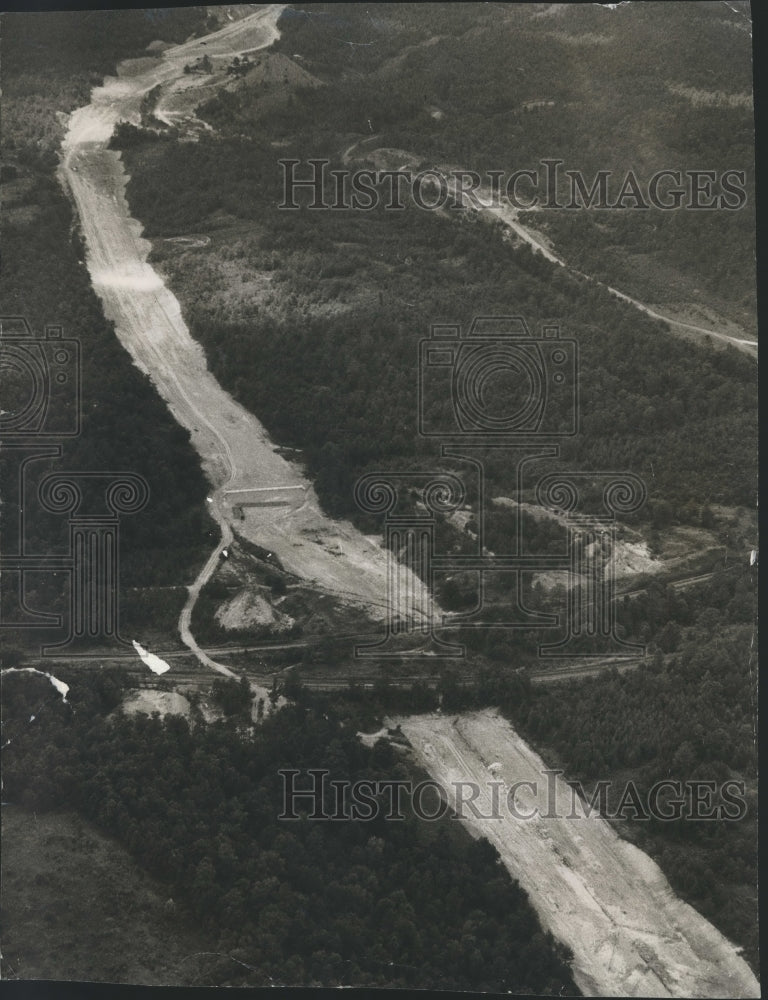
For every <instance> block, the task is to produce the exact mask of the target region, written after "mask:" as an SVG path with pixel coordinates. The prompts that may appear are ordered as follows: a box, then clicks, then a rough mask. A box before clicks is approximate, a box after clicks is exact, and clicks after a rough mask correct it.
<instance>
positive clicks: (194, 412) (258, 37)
mask: <svg viewBox="0 0 768 1000" xmlns="http://www.w3.org/2000/svg"><path fill="white" fill-rule="evenodd" d="M281 9H282V8H281V6H280V5H272V6H268V7H266V8H264V9H262V10H259V11H257V12H256V13H254V14H252V15H250V16H249V17H246V18H244V19H243V20H241V21H237V22H235V23H233V24H229V25H227V26H226V27H225V28H223V29H222V30H221V31H219V32H216V33H214V34H212V35H209V36H207V37H206V38H205V39H199V40H194V41H192V42H187V43H185V44H184V45H180V46H176V47H173V48H169V49H167V50H166V51H165V52H164V53H163V55H162V57H160V58H156V59H141V60H133V61H128V62H127V63H124V64H122V65H121V67H120V75H119V76H118V77H114V78H108V79H107V80H106V81H105V83H104V85H103V86H102V87H99V88H96V89H95V90H94V91H93V93H92V99H91V103H90V104H89V105H87V106H86V107H83V108H80V109H78V110H77V111H76V112H74V113H73V114H72V115H71V116H70V120H69V127H68V131H67V135H66V137H65V140H64V143H63V162H62V166H61V176H62V180H63V182H64V184H65V185H66V187H67V188H68V189H69V191H70V192H71V194H72V197H73V199H74V201H75V204H76V207H77V211H78V214H79V217H80V223H81V226H82V231H83V235H84V237H85V242H86V247H87V266H88V269H89V272H90V274H91V278H92V281H93V285H94V288H95V290H96V292H97V293H98V295H99V296H100V298H101V300H102V302H103V305H104V310H105V313H106V315H107V316H108V318H109V319H111V320H112V321H113V322H114V323H115V327H116V331H117V334H118V337H119V338H120V340H121V342H122V343H123V345H124V346H125V347H126V349H127V350H128V351H129V353H130V354H131V357H132V358H133V360H134V363H135V364H136V365H137V366H138V367H139V368H140V369H141V370H142V371H144V372H146V373H147V374H148V375H149V376H150V378H151V379H152V381H153V383H154V385H155V386H156V388H157V390H158V392H159V393H160V395H161V396H162V397H163V399H165V401H166V402H167V404H168V406H169V408H170V410H171V412H172V413H173V415H174V417H175V418H176V419H177V420H178V422H179V423H180V424H181V425H182V426H183V427H185V428H187V429H188V430H189V432H190V434H191V436H192V443H193V445H194V446H195V448H196V450H197V451H198V453H199V454H200V457H201V460H202V464H203V467H204V469H205V472H206V474H207V476H208V478H209V480H210V482H211V486H212V492H211V498H210V510H211V513H212V515H213V516H214V517H215V518H216V520H217V521H218V523H219V525H220V527H221V530H222V539H221V542H220V543H219V546H218V547H217V549H216V550H215V552H214V553H212V555H211V558H210V559H209V560H208V562H207V563H206V566H205V567H204V568H203V570H202V572H201V574H200V576H199V577H198V579H197V581H196V582H195V584H194V585H193V586H192V588H191V589H190V598H189V601H188V602H187V605H186V607H185V609H184V612H183V614H182V619H181V622H180V631H181V634H182V638H183V639H184V641H185V643H186V644H187V645H188V646H189V648H191V649H192V650H193V651H194V652H195V653H196V655H197V656H198V658H199V659H201V660H202V661H203V662H205V663H206V664H207V665H208V666H210V667H212V668H213V669H218V670H219V671H220V672H222V673H229V670H228V668H226V667H224V666H223V665H221V664H216V663H215V662H214V661H212V660H210V658H209V657H207V656H206V654H205V653H204V652H203V651H202V650H200V649H199V647H198V646H197V644H196V642H195V640H194V637H193V636H192V635H191V632H190V622H191V611H192V607H193V605H194V603H195V601H196V599H197V596H198V594H199V592H200V591H201V589H202V587H203V586H204V585H205V583H206V582H207V580H208V579H209V578H210V576H211V575H212V574H213V572H214V570H215V568H216V566H217V565H218V559H219V554H220V553H221V552H222V551H223V550H224V549H225V548H226V546H227V545H229V544H230V543H231V541H232V534H231V524H232V523H236V525H237V530H238V532H239V533H240V534H242V535H244V536H245V537H246V538H248V539H249V540H250V541H253V542H255V543H257V544H258V545H260V546H262V547H263V548H265V549H267V550H269V551H270V552H272V553H273V554H274V555H276V556H277V558H278V559H279V560H280V562H281V563H282V565H283V566H284V567H285V569H286V570H288V571H289V572H291V573H294V574H296V575H297V576H299V577H301V578H302V579H304V580H307V581H310V582H311V583H313V584H316V585H317V586H318V587H319V588H321V589H323V590H326V591H330V592H332V593H334V594H336V595H338V596H339V597H340V598H342V599H343V600H345V601H348V602H349V603H352V604H356V605H359V606H361V607H363V608H364V609H365V610H366V612H367V613H368V614H369V615H370V617H372V618H378V619H381V618H384V617H386V616H387V614H388V611H389V609H388V607H387V605H386V593H387V574H388V572H390V562H391V560H390V557H389V555H388V554H387V553H386V552H385V551H384V550H383V549H381V548H380V547H379V546H378V545H376V544H373V543H372V542H371V541H369V540H368V539H367V538H365V537H364V536H363V535H362V534H360V533H359V532H358V531H356V530H355V529H354V528H353V527H352V525H351V524H349V523H348V522H338V521H332V520H331V519H329V518H328V517H326V516H325V515H324V514H323V513H322V511H321V510H320V506H319V503H318V500H317V497H316V495H315V492H314V490H313V488H312V485H311V483H310V482H309V481H308V480H307V479H305V477H304V475H303V473H302V471H301V469H300V468H299V467H298V466H297V465H295V464H292V463H290V462H288V461H286V460H285V459H284V458H283V457H282V456H281V455H279V454H277V453H276V451H275V449H274V446H273V444H272V442H271V441H270V440H269V438H268V436H267V434H266V432H265V430H264V428H263V427H262V425H261V424H260V422H259V421H258V420H257V419H256V418H255V417H254V416H253V415H252V414H251V413H249V412H248V411H247V410H245V409H244V408H243V407H242V406H240V405H239V404H238V403H236V402H235V401H234V400H233V399H232V397H231V396H230V395H229V394H228V393H226V392H225V391H224V390H223V389H222V388H221V386H220V385H219V384H218V382H217V381H216V380H215V378H214V377H213V376H212V375H211V373H210V372H209V370H208V366H207V363H206V358H205V354H204V352H203V349H202V347H201V346H200V344H198V343H197V342H196V341H194V340H193V339H192V337H191V336H190V333H189V330H188V328H187V326H186V324H185V322H184V319H183V317H182V315H181V309H180V306H179V303H178V301H177V299H176V298H175V297H174V296H173V294H172V293H171V292H170V291H168V289H167V288H166V286H165V284H164V282H163V280H162V279H161V277H160V276H159V275H158V274H157V272H156V271H155V270H154V269H153V268H152V267H151V266H150V265H149V264H148V263H147V257H148V254H149V251H150V243H149V242H148V241H147V240H144V239H142V238H141V226H140V224H139V223H138V222H136V220H134V219H133V218H132V217H131V215H130V212H129V208H128V204H127V202H126V199H125V185H126V181H127V177H126V175H125V172H124V170H123V165H122V162H121V159H120V156H119V154H118V153H116V152H115V151H113V150H110V149H108V148H107V144H108V142H109V139H110V137H111V135H112V132H113V129H114V127H115V125H116V124H117V122H118V121H121V120H125V121H131V122H133V123H134V124H138V123H139V122H140V119H141V101H142V98H143V96H144V95H145V94H146V93H147V92H148V91H150V90H152V89H153V88H155V87H157V86H160V88H161V92H164V91H165V90H166V89H167V88H170V87H172V86H173V85H174V83H175V82H176V81H178V80H179V79H180V78H181V77H182V76H183V74H184V66H185V65H186V64H187V63H189V61H190V58H192V57H197V56H199V55H201V54H202V53H205V54H207V55H208V56H209V57H212V58H215V57H223V58H225V59H229V58H232V57H233V56H235V55H237V54H241V53H243V52H251V51H255V50H257V49H259V48H263V47H266V46H268V45H270V44H271V42H272V41H274V39H275V38H276V37H277V28H276V22H277V18H278V16H279V13H280V11H281ZM203 43H205V47H202V46H203ZM126 419H129V415H128V414H126ZM269 490H274V491H275V493H274V496H275V497H277V499H279V500H280V501H281V502H280V503H279V504H275V503H271V502H267V500H268V499H269V494H268V493H267V492H266V491H269ZM242 491H261V495H262V496H263V497H264V498H265V499H264V502H259V503H256V504H252V505H248V506H239V501H240V500H241V492H242ZM234 508H238V509H237V511H235V509H234ZM398 572H399V573H403V572H404V570H399V571H398ZM412 591H414V592H418V593H421V592H422V588H420V587H419V586H418V584H415V583H414V586H413V588H412ZM395 610H397V609H395ZM403 611H404V612H405V611H406V606H405V605H404V606H403ZM423 613H426V614H430V613H431V608H430V607H429V599H428V598H426V597H425V598H424V604H423V605H420V606H419V608H418V609H417V610H416V612H415V614H416V616H417V617H419V616H420V615H421V614H423Z"/></svg>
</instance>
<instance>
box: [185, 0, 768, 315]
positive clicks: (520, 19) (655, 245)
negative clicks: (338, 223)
mask: <svg viewBox="0 0 768 1000" xmlns="http://www.w3.org/2000/svg"><path fill="white" fill-rule="evenodd" d="M280 29H281V32H282V35H281V38H280V40H279V41H278V42H277V43H276V46H275V48H276V50H277V51H278V52H280V53H282V54H284V55H285V56H289V55H290V56H295V55H298V56H299V57H300V59H301V67H302V69H303V70H305V71H306V70H309V71H310V72H312V73H314V74H315V75H316V77H317V78H318V79H320V80H322V81H323V82H324V83H325V86H303V87H297V88H296V89H295V91H291V92H289V93H283V95H282V96H280V95H276V94H275V93H274V91H275V87H274V85H271V84H270V83H269V82H267V81H263V80H260V79H259V78H258V77H256V78H255V79H253V80H248V79H246V80H245V81H244V82H243V84H242V85H241V86H240V87H239V88H238V89H236V90H235V91H234V92H224V93H222V94H220V95H219V97H218V98H214V100H213V101H212V102H211V103H210V104H209V105H207V106H206V107H205V108H204V109H203V112H202V113H203V114H204V116H205V117H206V118H207V119H208V120H209V121H211V122H212V123H213V124H214V125H215V126H216V127H217V128H219V129H221V130H222V131H223V132H224V134H227V133H228V132H230V133H235V134H242V133H245V134H255V133H256V131H257V130H258V129H266V130H267V131H268V132H269V133H270V134H271V135H273V136H275V137H278V138H281V139H294V138H295V137H296V136H300V137H301V140H300V146H301V148H302V152H303V155H304V157H305V158H306V157H307V156H311V155H314V156H326V155H327V156H329V157H331V158H334V157H335V156H338V154H339V151H340V149H341V148H343V146H342V144H341V143H340V141H339V137H343V138H344V139H345V140H346V142H345V144H346V145H348V143H349V141H351V138H352V137H353V136H358V137H359V138H364V137H370V135H371V132H373V133H376V135H377V142H376V145H378V146H381V147H389V148H395V149H397V150H406V151H409V152H410V153H411V154H413V155H414V157H415V159H416V160H417V161H421V162H423V163H424V164H425V165H432V164H433V163H438V164H451V165H460V166H461V167H464V168H467V169H476V170H478V171H480V172H483V171H488V170H503V171H505V172H506V173H507V174H510V173H512V172H513V171H514V170H518V169H536V168H537V167H538V166H539V164H540V162H541V160H542V159H543V158H547V157H548V158H551V159H561V160H562V161H563V167H562V169H563V170H566V169H570V170H577V171H581V172H582V173H583V174H584V176H585V178H588V179H589V178H592V177H594V176H595V174H596V173H597V171H600V170H607V171H612V172H613V173H614V176H615V178H616V179H617V178H620V177H622V176H623V175H624V174H625V173H626V171H628V170H632V171H634V172H635V174H636V175H637V176H638V177H639V178H646V179H647V178H650V177H651V176H652V175H653V173H654V172H655V171H657V170H664V169H672V170H675V169H677V170H689V169H708V170H715V171H716V172H717V173H718V174H720V173H722V172H723V171H725V170H740V171H744V174H745V179H746V190H747V192H748V199H747V204H746V205H745V206H744V208H743V209H741V210H739V211H735V212H729V211H718V212H708V211H704V212H696V211H691V212H689V211H671V212H664V211H650V212H649V211H628V212H622V211H619V212H605V211H589V212H588V211H581V212H568V211H546V212H544V213H543V215H544V218H542V215H541V214H539V215H537V218H536V222H537V223H538V224H539V225H541V226H546V231H547V234H548V235H549V236H550V237H551V238H552V240H553V241H554V243H555V245H556V246H558V248H560V249H561V250H562V251H564V252H565V254H566V257H567V259H568V260H569V262H570V263H572V264H574V265H575V266H577V267H581V268H582V269H583V270H590V273H594V274H597V275H602V276H604V277H606V278H607V279H609V280H610V281H611V283H613V284H619V282H621V284H620V285H619V287H622V288H623V289H624V290H625V291H627V292H630V293H633V294H635V295H639V296H644V295H647V293H648V290H649V288H650V289H651V290H653V291H654V292H655V294H656V295H657V296H660V297H659V298H653V299H652V301H668V300H669V301H674V300H675V299H676V298H677V299H682V300H686V299H688V300H689V301H696V302H701V301H704V302H709V304H710V305H712V306H713V307H714V308H716V309H718V310H719V311H720V312H722V313H723V314H724V315H725V316H726V317H727V318H732V317H733V318H736V320H737V322H739V323H741V324H747V326H748V327H749V329H750V332H753V333H756V329H755V326H754V310H755V272H754V258H753V252H752V251H753V246H754V226H755V216H754V152H753V146H754V122H753V111H752V103H751V91H752V73H751V64H750V51H751V41H750V35H749V33H748V29H749V21H748V16H745V12H744V11H742V12H738V11H731V12H730V13H728V12H727V10H723V8H722V6H721V5H719V4H715V3H712V4H705V3H702V4H697V5H696V7H695V8H692V7H690V6H689V5H686V4H673V5H669V4H661V3H646V4H642V5H634V6H630V5H625V6H624V7H622V8H621V9H620V10H617V11H614V12H609V11H608V10H606V9H604V8H601V7H600V6H599V5H570V6H569V5H561V6H559V7H550V8H549V9H547V10H546V11H544V10H543V9H541V8H537V7H535V6H533V5H514V4H511V5H505V6H504V7H499V6H493V5H489V6H486V7H485V8H478V7H477V6H476V5H471V4H453V5H451V7H450V8H445V7H440V6H439V5H432V4H419V5H418V7H417V6H415V5H414V6H408V7H400V8H399V9H398V5H397V4H381V5H377V16H376V17H375V18H373V17H369V16H367V15H366V14H364V13H362V12H361V11H359V10H355V5H354V4H349V5H347V4H330V5H323V4H317V5H313V7H312V8H311V10H294V9H292V8H288V9H287V10H286V11H285V12H284V14H283V16H282V18H281V21H280ZM458 67H461V69H460V71H459V69H458ZM552 67H557V72H554V73H553V72H552ZM539 169H540V168H539ZM614 183H617V180H615V181H614ZM587 265H589V266H587ZM660 293H661V294H660Z"/></svg>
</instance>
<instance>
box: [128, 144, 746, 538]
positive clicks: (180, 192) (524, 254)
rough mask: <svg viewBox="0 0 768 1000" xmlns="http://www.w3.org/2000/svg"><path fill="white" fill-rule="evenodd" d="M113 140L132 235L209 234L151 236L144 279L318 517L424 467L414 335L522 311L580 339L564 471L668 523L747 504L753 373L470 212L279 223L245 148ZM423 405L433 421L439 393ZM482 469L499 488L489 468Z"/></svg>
mask: <svg viewBox="0 0 768 1000" xmlns="http://www.w3.org/2000/svg"><path fill="white" fill-rule="evenodd" d="M116 142H117V144H118V145H119V146H120V147H121V148H123V149H124V156H125V158H126V161H127V163H128V166H129V172H130V174H131V178H132V179H131V181H130V183H129V186H128V197H129V199H130V202H131V205H132V208H133V211H134V212H135V214H136V215H137V216H138V217H139V218H140V219H142V221H143V222H144V223H145V224H146V228H147V232H148V234H149V235H151V236H156V237H161V236H173V235H180V234H184V233H199V232H206V233H209V234H211V237H212V243H211V246H210V247H209V248H205V249H203V250H190V251H186V252H184V253H181V254H171V253H169V252H167V251H166V250H164V249H162V247H163V244H162V241H161V240H160V239H158V240H157V246H158V250H157V253H156V257H157V260H158V263H159V266H160V267H161V268H162V269H163V270H165V271H166V272H167V273H168V274H169V275H170V277H171V284H172V286H173V287H174V289H175V291H176V292H177V294H178V295H179V297H180V299H181V301H182V302H183V303H184V305H185V308H186V310H187V312H186V315H187V318H188V322H189V325H190V329H191V330H192V332H193V334H194V335H195V336H196V337H197V338H198V339H199V340H200V341H201V342H202V343H203V345H204V346H205V348H206V352H207V356H208V360H209V364H210V366H211V368H212V370H213V371H214V373H215V374H216V375H217V377H218V378H219V380H220V381H221V382H222V384H223V385H225V386H227V388H229V389H230V390H231V391H233V392H234V394H235V395H236V396H237V397H238V398H239V399H240V400H241V401H242V402H243V403H244V405H246V406H247V407H249V408H250V409H252V410H253V411H254V412H255V413H256V414H257V415H258V416H259V418H260V419H261V420H262V421H263V422H264V423H265V425H266V426H267V428H268V430H269V431H270V433H271V434H272V435H273V436H274V438H275V439H276V440H277V441H278V442H280V443H281V444H285V445H289V446H292V447H298V448H301V449H303V450H304V457H305V460H306V463H307V465H308V468H309V471H310V472H311V474H312V475H313V476H314V477H315V478H316V484H317V489H318V493H319V495H320V498H321V500H322V502H323V503H324V505H325V506H326V507H327V509H328V510H329V511H330V512H331V513H333V514H354V513H355V507H354V500H353V492H352V487H353V484H354V482H355V480H356V479H357V477H358V476H359V475H360V474H361V473H363V472H365V471H367V470H368V469H370V468H377V467H378V468H381V467H382V466H387V467H390V468H395V467H405V468H407V467H409V466H410V464H411V463H412V462H413V461H414V458H416V457H417V456H419V457H421V460H422V461H424V459H425V457H426V456H429V460H431V461H434V460H435V457H436V454H437V448H436V447H435V446H434V445H432V444H431V443H430V442H425V441H424V440H423V439H419V438H418V437H417V434H416V428H417V415H418V409H417V407H418V391H417V386H418V381H417V380H418V342H419V340H420V339H422V338H424V337H427V336H429V330H430V326H431V324H432V323H435V322H460V323H462V324H463V325H464V327H465V329H466V328H467V327H468V325H469V323H470V322H471V320H472V318H473V317H474V316H475V315H493V314H500V315H509V314H521V315H523V316H524V317H525V318H526V320H527V322H528V324H529V326H530V328H531V330H532V331H534V333H537V332H538V330H539V328H540V324H541V323H542V322H544V321H552V318H553V317H554V318H556V319H558V320H559V322H560V324H561V330H562V333H561V335H562V336H563V337H570V338H574V339H575V340H576V341H577V342H578V345H579V351H580V367H579V390H580V409H579V416H580V431H581V433H580V434H579V435H578V436H577V437H574V438H570V439H568V440H567V441H566V442H565V443H564V444H563V448H562V458H563V464H564V465H565V467H570V468H578V469H590V468H592V469H627V470H631V471H634V472H635V473H637V474H639V475H641V476H643V477H644V478H645V479H646V481H647V482H648V486H649V492H650V505H649V507H648V513H649V514H650V512H651V510H652V507H653V504H654V502H656V503H659V502H661V501H662V500H663V501H664V502H666V503H668V504H670V505H672V507H673V508H674V509H675V512H676V516H681V517H683V518H685V517H686V516H687V515H686V514H685V513H684V510H685V508H686V506H690V505H692V504H694V505H698V504H700V502H701V500H702V499H704V500H706V501H708V502H714V503H724V504H743V505H747V506H751V505H752V504H753V503H754V489H755V485H754V484H755V471H756V466H755V451H754V441H755V434H756V418H755V412H756V408H755V401H756V380H755V375H754V364H753V362H752V361H750V359H748V358H746V357H744V356H741V355H739V354H738V353H737V352H736V351H735V350H734V349H732V348H730V347H729V348H728V349H726V350H725V351H717V352H715V351H714V350H712V349H711V348H710V347H709V346H707V345H697V344H692V343H690V342H687V341H683V340H681V339H679V338H676V337H674V336H673V335H671V334H670V333H669V332H668V331H667V329H666V328H665V326H664V324H661V323H659V322H657V321H654V320H652V319H650V318H648V317H646V316H643V315H642V314H640V313H639V312H638V311H637V310H635V309H634V308H633V307H631V306H629V305H626V304H625V303H622V302H619V301H617V300H616V299H615V298H614V297H613V296H611V295H610V294H609V293H608V292H607V291H606V290H605V289H601V288H600V287H597V286H595V285H593V284H591V283H589V282H587V281H585V280H582V279H578V278H576V277H573V276H569V275H568V274H566V273H565V272H563V270H562V269H561V268H559V267H557V266H556V265H553V264H550V263H549V262H548V261H546V260H545V259H543V258H542V257H541V256H539V255H535V254H534V253H533V252H532V251H531V250H530V249H529V248H528V247H527V246H523V247H520V248H516V247H514V246H512V245H511V244H510V243H509V242H508V241H506V240H505V239H504V238H503V236H502V234H501V233H500V232H499V231H498V229H496V227H493V226H488V225H486V224H485V223H483V222H480V221H477V220H475V221H473V220H472V219H471V218H466V219H464V220H463V221H462V220H458V219H455V218H446V217H443V216H441V215H438V214H435V213H424V212H417V211H408V210H406V211H403V212H387V211H386V210H384V209H383V208H381V209H379V210H378V211H371V212H366V213H364V214H362V213H355V212H354V211H349V212H315V213H308V212H304V213H297V212H294V213H287V212H280V211H278V210H277V208H276V203H277V200H278V198H279V193H278V185H279V180H280V174H279V171H277V170H276V164H275V160H274V159H273V158H272V154H271V152H270V151H269V150H265V148H264V146H263V144H262V143H261V142H260V141H257V140H245V139H239V140H234V139H232V140H217V139H213V140H209V141H201V142H199V143H196V144H194V145H190V144H186V145H184V146H180V145H179V144H177V143H174V142H172V141H171V140H168V139H163V138H159V137H156V136H154V135H153V134H152V133H149V132H140V131H137V130H135V129H133V128H132V127H130V126H125V127H124V128H123V129H122V130H121V131H120V134H119V135H118V137H117V139H116ZM291 152H292V150H289V151H288V153H291ZM213 178H216V182H214V181H213ZM244 223H248V224H249V226H250V227H251V228H250V232H249V233H247V234H246V233H244V232H243V224H244ZM436 405H437V404H436ZM439 405H442V406H443V408H444V411H445V420H446V425H449V423H450V419H449V407H450V399H448V398H446V399H445V400H442V401H441V402H440V403H439ZM494 466H495V467H496V468H494ZM499 466H502V467H499ZM489 468H490V469H491V473H490V478H491V483H490V485H491V486H492V487H493V488H494V489H498V490H500V491H501V492H504V491H505V490H507V491H508V490H509V489H510V488H511V486H510V482H509V478H508V470H505V469H504V468H503V463H500V462H499V460H498V459H496V460H495V461H494V460H493V459H492V460H491V461H490V463H489ZM696 509H697V510H698V507H697V508H696Z"/></svg>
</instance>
